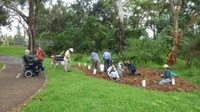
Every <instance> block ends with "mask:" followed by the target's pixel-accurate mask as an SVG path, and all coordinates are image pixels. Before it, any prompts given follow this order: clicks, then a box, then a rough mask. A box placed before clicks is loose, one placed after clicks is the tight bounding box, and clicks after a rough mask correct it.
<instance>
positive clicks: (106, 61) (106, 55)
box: [103, 50, 111, 70]
mask: <svg viewBox="0 0 200 112" xmlns="http://www.w3.org/2000/svg"><path fill="white" fill-rule="evenodd" d="M103 60H104V70H107V69H108V68H109V66H110V62H111V55H110V52H109V50H106V51H105V52H104V53H103Z"/></svg>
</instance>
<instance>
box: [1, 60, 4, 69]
mask: <svg viewBox="0 0 200 112" xmlns="http://www.w3.org/2000/svg"><path fill="white" fill-rule="evenodd" d="M3 66H4V63H3V62H1V61H0V72H1V69H2V68H3Z"/></svg>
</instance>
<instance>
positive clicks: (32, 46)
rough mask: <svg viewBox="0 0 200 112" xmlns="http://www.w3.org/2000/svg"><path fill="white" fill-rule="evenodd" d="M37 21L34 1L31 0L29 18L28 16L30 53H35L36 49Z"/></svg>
mask: <svg viewBox="0 0 200 112" xmlns="http://www.w3.org/2000/svg"><path fill="white" fill-rule="evenodd" d="M35 24H36V21H35V10H34V3H33V1H32V0H29V18H28V35H29V46H28V48H29V49H30V53H31V54H34V53H35V52H34V49H35V30H36V26H35Z"/></svg>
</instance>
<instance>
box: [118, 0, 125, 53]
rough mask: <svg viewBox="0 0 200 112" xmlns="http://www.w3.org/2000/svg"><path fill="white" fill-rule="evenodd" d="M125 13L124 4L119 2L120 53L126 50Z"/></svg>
mask: <svg viewBox="0 0 200 112" xmlns="http://www.w3.org/2000/svg"><path fill="white" fill-rule="evenodd" d="M124 38H125V35H124V13H123V2H122V0H119V52H122V51H123V50H124Z"/></svg>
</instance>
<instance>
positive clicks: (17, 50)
mask: <svg viewBox="0 0 200 112" xmlns="http://www.w3.org/2000/svg"><path fill="white" fill-rule="evenodd" d="M25 49H26V48H25V47H24V46H5V45H0V53H1V54H6V55H10V56H15V57H18V58H21V57H22V56H23V55H24V51H25Z"/></svg>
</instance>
